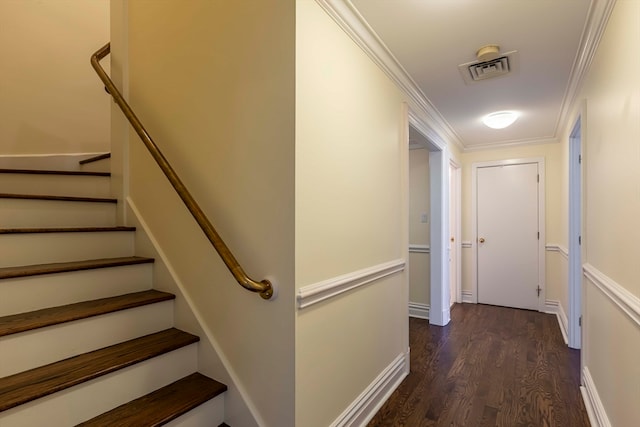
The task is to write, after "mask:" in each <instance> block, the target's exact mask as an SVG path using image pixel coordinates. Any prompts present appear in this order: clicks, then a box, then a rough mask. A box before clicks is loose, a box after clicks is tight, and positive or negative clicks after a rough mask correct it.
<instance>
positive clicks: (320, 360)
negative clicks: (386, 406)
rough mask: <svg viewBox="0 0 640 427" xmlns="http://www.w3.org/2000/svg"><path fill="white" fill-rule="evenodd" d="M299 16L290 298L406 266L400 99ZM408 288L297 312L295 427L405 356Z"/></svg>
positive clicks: (303, 1) (348, 49)
mask: <svg viewBox="0 0 640 427" xmlns="http://www.w3.org/2000/svg"><path fill="white" fill-rule="evenodd" d="M296 8H297V11H296V14H297V29H296V31H297V33H296V72H297V73H296V287H297V288H303V287H305V286H308V285H312V284H315V283H317V282H320V281H324V280H328V279H331V278H334V277H336V276H340V275H343V274H348V273H352V272H354V271H357V270H361V269H364V268H368V267H372V266H375V265H378V264H381V263H385V262H388V261H392V260H396V259H400V258H402V259H406V256H407V250H408V224H407V218H408V210H407V206H405V205H404V203H407V204H408V201H405V200H403V195H402V193H403V188H402V186H403V185H408V183H407V182H406V181H405V180H403V178H402V176H403V174H408V171H407V170H406V168H407V166H406V163H405V164H403V163H404V162H407V163H408V160H406V158H407V157H408V147H407V141H406V140H404V141H403V140H401V134H402V132H403V130H404V132H405V133H406V131H407V129H406V127H407V126H408V125H407V124H406V121H404V120H402V117H401V110H402V102H403V98H402V96H401V95H400V92H399V91H398V89H397V88H396V87H395V86H394V84H393V83H392V82H391V81H390V80H389V79H388V78H387V77H386V76H385V74H384V73H383V72H382V71H381V70H380V69H379V68H378V67H377V66H376V65H375V64H374V63H373V62H372V61H371V60H370V59H369V58H368V57H367V56H366V55H365V54H364V53H363V51H362V50H361V49H360V48H358V47H357V46H356V45H355V44H354V43H353V41H352V40H351V39H350V38H349V37H348V36H347V35H346V34H345V33H344V32H343V31H342V30H341V29H340V28H339V27H338V26H337V25H336V24H335V22H334V21H333V20H332V19H331V18H330V17H329V16H328V15H327V14H326V13H325V12H324V11H323V10H322V9H321V7H320V6H319V5H318V4H317V3H316V2H315V1H313V0H298V1H297V2H296ZM403 126H404V129H403ZM405 191H406V189H405ZM406 281H407V275H406V272H402V273H396V274H394V275H391V276H388V277H386V278H384V279H381V280H378V281H376V282H373V283H370V284H368V285H366V286H363V287H360V288H358V289H355V290H352V291H349V292H347V293H343V294H341V295H339V296H337V297H334V298H331V299H328V300H326V301H324V302H322V303H319V304H316V305H313V306H311V307H309V308H303V309H299V310H298V315H297V322H296V425H297V426H305V427H325V426H327V425H330V424H331V423H332V422H333V421H334V420H336V418H337V417H338V416H339V415H340V414H341V413H342V412H343V411H345V410H346V409H347V407H348V405H350V404H351V403H352V402H354V401H355V400H356V398H357V397H358V395H359V394H360V393H362V392H363V391H364V390H365V389H366V388H367V387H368V386H369V385H370V384H371V383H372V382H373V381H374V380H375V378H376V377H377V376H378V375H379V374H380V373H381V372H382V371H383V370H384V369H385V368H386V367H388V366H389V365H390V364H391V362H392V361H393V360H394V359H395V358H396V357H398V356H399V355H402V354H403V353H404V352H406V350H407V346H408V341H407V337H408V329H407V321H408V319H407V302H408V295H407V282H406Z"/></svg>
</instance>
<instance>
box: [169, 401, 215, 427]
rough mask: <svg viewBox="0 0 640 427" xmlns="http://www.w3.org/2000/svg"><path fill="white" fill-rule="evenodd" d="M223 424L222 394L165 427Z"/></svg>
mask: <svg viewBox="0 0 640 427" xmlns="http://www.w3.org/2000/svg"><path fill="white" fill-rule="evenodd" d="M223 422H224V393H223V394H220V395H218V396H216V397H215V398H214V399H211V400H209V401H207V402H205V403H203V404H202V405H200V406H198V407H197V408H194V409H192V410H191V411H189V412H187V413H186V414H184V415H183V416H181V417H178V418H176V419H175V420H173V421H171V422H170V423H167V424H165V427H202V426H219V425H220V424H222V423H223Z"/></svg>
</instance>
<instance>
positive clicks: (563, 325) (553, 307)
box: [544, 299, 569, 345]
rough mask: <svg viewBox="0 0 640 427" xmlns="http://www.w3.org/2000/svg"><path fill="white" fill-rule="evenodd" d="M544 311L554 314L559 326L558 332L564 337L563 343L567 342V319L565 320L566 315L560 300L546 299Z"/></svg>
mask: <svg viewBox="0 0 640 427" xmlns="http://www.w3.org/2000/svg"><path fill="white" fill-rule="evenodd" d="M544 311H545V312H547V313H549V314H555V315H556V317H557V318H558V325H559V326H560V332H562V338H564V343H565V344H567V345H568V344H569V321H568V320H567V315H566V314H565V312H564V309H563V308H562V304H560V301H556V300H549V299H548V300H546V301H545V302H544Z"/></svg>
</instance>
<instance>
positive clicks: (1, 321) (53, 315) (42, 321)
mask: <svg viewBox="0 0 640 427" xmlns="http://www.w3.org/2000/svg"><path fill="white" fill-rule="evenodd" d="M174 298H175V296H174V295H173V294H169V293H167V292H160V291H156V290H153V289H152V290H148V291H141V292H134V293H131V294H125V295H118V296H115V297H109V298H100V299H96V300H91V301H83V302H77V303H74V304H67V305H61V306H58V307H50V308H43V309H41V310H35V311H29V312H26V313H19V314H12V315H9V316H4V317H0V337H3V336H6V335H11V334H17V333H20V332H25V331H30V330H33V329H38V328H44V327H47V326H53V325H58V324H61V323H66V322H72V321H74V320H80V319H86V318H88V317H93V316H99V315H102V314H107V313H113V312H116V311H120V310H126V309H129V308H134V307H140V306H143V305H148V304H154V303H156V302H162V301H167V300H171V299H174Z"/></svg>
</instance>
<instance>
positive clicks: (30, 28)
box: [0, 0, 110, 156]
mask: <svg viewBox="0 0 640 427" xmlns="http://www.w3.org/2000/svg"><path fill="white" fill-rule="evenodd" d="M108 40H109V0H92V1H85V0H66V1H60V0H38V1H35V0H2V1H0V52H2V61H0V75H1V76H2V79H0V94H2V96H0V156H3V155H9V156H18V155H21V156H33V155H52V154H70V153H100V152H108V151H109V147H110V136H109V132H110V129H109V97H108V96H106V94H105V93H104V90H103V88H102V85H100V84H99V80H98V78H97V77H96V75H95V73H94V71H93V69H92V68H91V65H90V64H89V58H90V57H91V55H92V54H93V52H95V51H96V50H97V49H98V48H99V47H101V46H102V45H104V44H105V43H106V42H107V41H108ZM106 62H107V66H108V61H106Z"/></svg>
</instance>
